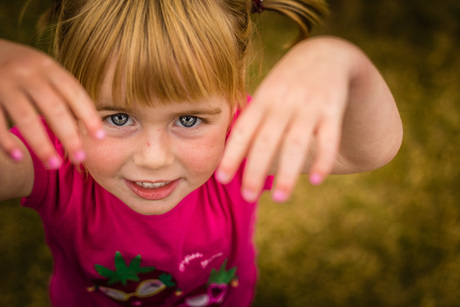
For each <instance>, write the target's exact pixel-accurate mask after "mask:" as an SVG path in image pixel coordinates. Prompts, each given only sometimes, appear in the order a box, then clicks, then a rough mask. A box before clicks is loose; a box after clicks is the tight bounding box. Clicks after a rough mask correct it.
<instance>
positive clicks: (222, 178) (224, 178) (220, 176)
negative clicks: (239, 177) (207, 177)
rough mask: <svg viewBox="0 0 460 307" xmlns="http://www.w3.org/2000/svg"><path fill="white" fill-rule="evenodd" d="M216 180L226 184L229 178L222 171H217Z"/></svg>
mask: <svg viewBox="0 0 460 307" xmlns="http://www.w3.org/2000/svg"><path fill="white" fill-rule="evenodd" d="M216 176H217V180H219V181H220V182H221V183H227V182H229V181H230V176H229V175H228V174H227V173H225V172H222V171H217V173H216Z"/></svg>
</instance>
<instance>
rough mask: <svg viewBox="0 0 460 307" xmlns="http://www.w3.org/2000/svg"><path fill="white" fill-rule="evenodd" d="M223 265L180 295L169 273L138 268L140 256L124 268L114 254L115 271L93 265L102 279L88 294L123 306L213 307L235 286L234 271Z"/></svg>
mask: <svg viewBox="0 0 460 307" xmlns="http://www.w3.org/2000/svg"><path fill="white" fill-rule="evenodd" d="M226 266H227V260H225V261H224V263H223V264H222V266H221V267H220V269H219V270H216V269H215V268H213V269H212V270H211V273H210V276H209V279H208V282H207V283H206V284H204V285H202V286H198V287H197V288H196V289H195V290H194V291H192V292H191V293H187V294H186V295H184V293H183V292H182V291H181V290H180V289H179V288H178V287H177V282H176V280H175V279H174V277H173V276H172V275H171V274H168V273H167V272H163V271H160V270H157V269H156V268H155V267H142V266H141V256H140V255H138V256H136V257H135V258H133V259H132V260H131V261H130V262H129V264H128V265H127V262H126V261H125V259H124V258H123V256H122V255H121V253H120V252H116V253H115V270H111V269H109V268H106V267H104V266H102V265H98V264H96V265H95V269H96V271H97V272H98V273H99V275H101V276H102V278H101V279H98V280H95V281H94V285H93V286H92V287H90V288H88V291H90V292H99V293H102V294H103V295H106V296H107V297H109V298H110V299H112V300H114V301H115V302H117V303H118V304H120V305H123V306H157V305H159V304H168V305H171V306H193V307H198V306H216V305H220V304H221V303H222V302H223V301H224V299H225V296H226V295H227V293H228V290H229V288H230V287H238V278H237V277H236V275H235V273H236V270H237V268H236V267H233V268H231V269H228V270H227V268H226Z"/></svg>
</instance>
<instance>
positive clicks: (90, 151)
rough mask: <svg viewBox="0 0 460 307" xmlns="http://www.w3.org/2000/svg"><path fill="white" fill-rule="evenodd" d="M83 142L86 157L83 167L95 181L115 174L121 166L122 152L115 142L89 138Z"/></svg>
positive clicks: (122, 160)
mask: <svg viewBox="0 0 460 307" xmlns="http://www.w3.org/2000/svg"><path fill="white" fill-rule="evenodd" d="M83 142H84V143H83V144H84V148H85V151H86V155H87V157H86V161H85V167H86V168H87V170H88V171H89V172H90V174H91V175H92V176H93V177H94V178H95V179H96V178H98V177H101V176H104V175H109V174H112V173H115V172H116V171H117V170H118V169H120V168H121V166H122V165H123V162H124V158H123V157H124V154H123V150H122V149H120V146H119V144H117V143H116V142H113V141H109V140H103V141H98V140H92V139H89V138H88V139H84V140H83Z"/></svg>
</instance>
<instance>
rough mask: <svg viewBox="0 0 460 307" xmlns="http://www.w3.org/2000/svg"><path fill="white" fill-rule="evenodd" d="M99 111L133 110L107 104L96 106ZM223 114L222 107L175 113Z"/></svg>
mask: <svg viewBox="0 0 460 307" xmlns="http://www.w3.org/2000/svg"><path fill="white" fill-rule="evenodd" d="M96 110H97V111H114V112H121V113H130V112H132V111H133V109H132V108H127V107H123V106H113V105H107V104H96ZM220 113H222V109H221V108H220V107H210V108H207V107H198V108H193V107H190V108H189V109H186V110H184V111H179V112H175V114H177V115H184V114H185V115H210V116H211V115H217V114H220Z"/></svg>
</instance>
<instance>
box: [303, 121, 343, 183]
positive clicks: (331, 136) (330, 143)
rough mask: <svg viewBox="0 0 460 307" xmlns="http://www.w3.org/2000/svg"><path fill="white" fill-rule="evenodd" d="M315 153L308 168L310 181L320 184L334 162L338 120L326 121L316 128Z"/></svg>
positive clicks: (337, 144) (337, 147) (338, 137)
mask: <svg viewBox="0 0 460 307" xmlns="http://www.w3.org/2000/svg"><path fill="white" fill-rule="evenodd" d="M317 129H318V131H317V138H316V155H315V159H314V162H313V164H312V166H311V169H310V183H311V184H313V185H319V184H321V183H322V182H323V181H324V179H325V178H326V176H328V175H329V174H330V173H331V171H332V169H333V167H334V164H335V161H336V158H337V153H338V149H339V143H340V122H334V121H326V120H324V121H323V122H322V123H320V126H319V127H318V128H317Z"/></svg>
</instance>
